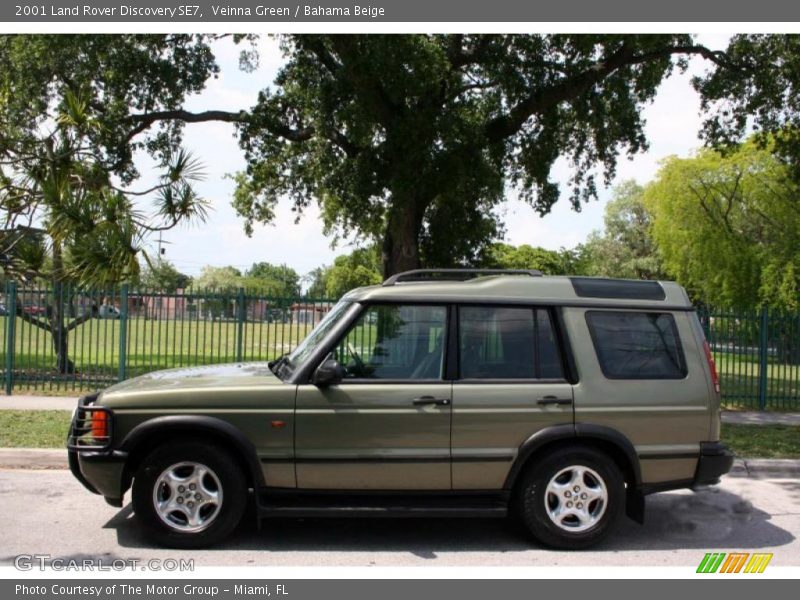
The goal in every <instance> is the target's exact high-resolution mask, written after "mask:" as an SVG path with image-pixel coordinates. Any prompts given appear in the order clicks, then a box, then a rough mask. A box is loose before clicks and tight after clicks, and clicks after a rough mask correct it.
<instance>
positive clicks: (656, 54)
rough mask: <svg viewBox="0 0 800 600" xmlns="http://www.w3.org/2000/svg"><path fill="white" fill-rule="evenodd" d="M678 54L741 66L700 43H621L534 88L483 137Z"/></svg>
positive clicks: (515, 127)
mask: <svg viewBox="0 0 800 600" xmlns="http://www.w3.org/2000/svg"><path fill="white" fill-rule="evenodd" d="M677 54H685V55H698V56H702V57H703V58H705V59H706V60H710V61H711V62H713V63H714V64H716V65H717V66H719V67H721V68H725V69H735V70H741V69H743V68H744V67H743V66H741V65H735V64H734V63H731V62H730V61H729V60H728V59H727V57H726V55H725V53H724V52H720V51H712V50H710V49H709V48H706V47H705V46H701V45H681V46H666V47H664V48H659V49H658V50H653V51H651V52H645V53H642V54H634V52H633V50H632V49H631V48H630V47H628V46H627V45H626V44H623V45H622V46H621V47H620V48H619V50H617V51H616V52H614V54H612V55H611V56H609V57H608V58H606V59H605V60H601V61H598V62H596V63H595V64H594V65H592V66H591V67H589V68H588V69H586V70H584V71H582V72H580V73H578V74H576V75H573V76H571V77H567V78H565V79H562V80H560V81H558V82H557V83H554V84H553V85H551V86H548V87H546V88H544V89H541V90H537V91H535V92H533V93H532V94H531V95H530V96H528V97H527V98H524V99H523V100H521V101H520V102H518V103H517V104H516V105H515V106H513V107H512V108H511V109H510V110H509V111H508V112H507V113H506V114H504V115H500V116H498V117H495V118H494V119H492V120H491V121H489V122H488V123H487V124H486V127H485V134H486V137H487V138H488V139H489V141H491V142H497V141H501V140H503V139H505V138H508V137H510V136H512V135H514V134H516V133H517V132H518V131H519V130H520V129H521V128H522V126H523V125H524V124H525V122H526V121H527V120H528V119H529V118H530V117H532V116H533V115H537V114H542V113H544V112H546V111H547V110H550V109H552V108H554V107H555V106H557V105H558V104H560V103H561V102H564V101H566V100H570V99H572V98H575V97H578V96H580V95H581V94H583V93H585V92H587V91H588V90H590V89H591V88H592V87H593V86H595V85H597V84H598V83H600V82H601V81H602V80H603V79H605V78H606V77H608V76H609V75H611V74H612V73H614V72H615V71H617V70H619V69H621V68H624V67H629V66H632V65H637V64H642V63H647V62H651V61H654V60H658V59H664V58H669V57H671V56H674V55H677Z"/></svg>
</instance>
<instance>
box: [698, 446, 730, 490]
mask: <svg viewBox="0 0 800 600" xmlns="http://www.w3.org/2000/svg"><path fill="white" fill-rule="evenodd" d="M733 459H734V454H733V452H731V451H730V450H728V448H727V447H726V446H725V444H723V443H722V442H700V458H699V460H698V461H697V469H696V470H695V474H694V481H693V482H692V486H693V487H695V486H701V485H713V484H715V483H719V478H720V477H722V476H723V475H724V474H725V473H727V472H728V471H730V470H731V467H732V466H733Z"/></svg>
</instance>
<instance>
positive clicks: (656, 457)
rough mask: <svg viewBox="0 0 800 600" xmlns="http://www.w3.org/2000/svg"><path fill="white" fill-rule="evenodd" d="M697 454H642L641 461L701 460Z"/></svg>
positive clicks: (640, 454)
mask: <svg viewBox="0 0 800 600" xmlns="http://www.w3.org/2000/svg"><path fill="white" fill-rule="evenodd" d="M699 456H700V455H699V454H698V453H697V452H672V453H664V452H662V453H658V452H640V453H639V459H640V460H674V459H678V458H695V459H696V458H699Z"/></svg>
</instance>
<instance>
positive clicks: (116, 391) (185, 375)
mask: <svg viewBox="0 0 800 600" xmlns="http://www.w3.org/2000/svg"><path fill="white" fill-rule="evenodd" d="M280 384H282V382H281V380H280V379H278V378H277V377H276V376H275V375H273V373H272V371H270V370H269V365H268V363H266V362H253V363H231V364H222V365H209V366H204V367H188V368H180V369H168V370H166V371H154V372H153V373H147V374H146V375H140V376H139V377H134V378H133V379H127V380H125V381H122V382H120V383H117V384H115V385H112V386H111V387H109V388H107V389H105V390H104V391H103V393H102V399H103V402H102V403H103V404H106V403H107V401H108V400H113V399H114V398H119V397H123V396H124V397H127V396H130V395H138V394H147V395H150V394H151V393H153V394H159V393H162V392H163V393H168V392H187V391H190V390H197V391H210V390H214V389H226V388H227V389H230V388H256V389H260V388H264V387H265V386H273V385H280Z"/></svg>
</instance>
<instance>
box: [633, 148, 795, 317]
mask: <svg viewBox="0 0 800 600" xmlns="http://www.w3.org/2000/svg"><path fill="white" fill-rule="evenodd" d="M791 175H792V174H791V167H790V166H787V165H786V164H785V162H784V161H783V160H781V159H780V158H779V157H778V156H776V155H775V154H774V153H773V152H772V151H771V149H770V148H762V147H760V146H759V145H758V144H757V143H756V142H754V141H749V142H747V143H745V144H743V145H741V146H740V147H738V148H736V149H735V150H731V151H729V152H728V153H725V154H721V153H719V152H715V151H712V150H702V151H700V152H699V153H698V154H697V155H696V156H695V157H692V158H684V159H681V158H677V157H671V158H669V159H667V160H665V161H664V163H663V165H662V167H661V170H660V171H659V173H658V176H657V178H656V179H655V181H654V182H653V183H652V184H650V185H649V186H648V187H647V189H646V192H645V204H646V206H647V208H648V210H649V211H650V213H651V214H652V215H653V227H652V234H653V238H654V240H655V241H656V242H657V244H658V247H659V249H660V252H661V255H662V256H663V259H664V264H665V266H666V268H667V270H668V271H669V272H670V273H671V274H673V275H674V276H675V277H676V278H677V280H678V281H680V282H681V283H683V284H684V285H686V286H687V287H688V288H689V289H690V290H692V292H693V293H694V294H695V295H697V296H699V297H700V298H701V299H702V300H703V301H705V302H706V303H710V304H715V305H719V306H738V307H748V306H754V305H768V306H773V307H777V308H782V309H786V310H791V311H796V310H798V308H799V304H798V301H799V300H800V279H798V277H799V276H800V213H798V211H797V198H798V193H799V192H800V189H798V184H797V183H796V182H795V181H794V180H793V179H792V176H791Z"/></svg>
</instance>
